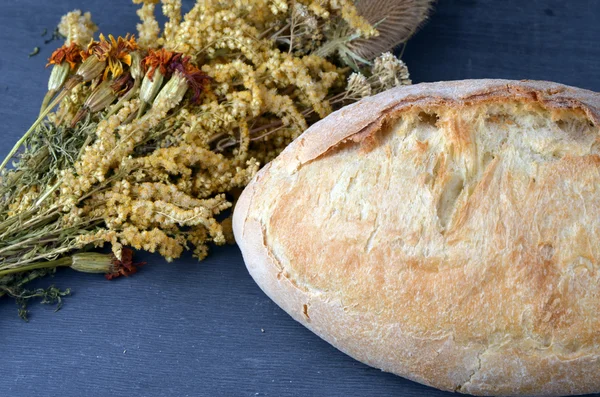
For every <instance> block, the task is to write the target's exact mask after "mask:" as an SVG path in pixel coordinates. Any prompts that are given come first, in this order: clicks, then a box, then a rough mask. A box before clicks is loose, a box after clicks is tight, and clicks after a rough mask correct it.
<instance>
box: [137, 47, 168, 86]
mask: <svg viewBox="0 0 600 397" xmlns="http://www.w3.org/2000/svg"><path fill="white" fill-rule="evenodd" d="M172 58H173V53H172V52H171V51H168V50H165V49H164V48H161V49H159V50H153V49H150V50H148V55H147V56H146V57H145V58H144V60H143V61H142V66H143V67H144V69H146V70H147V71H148V78H149V79H150V80H152V78H153V77H154V72H155V71H156V70H157V69H158V71H159V72H160V73H161V74H162V75H163V76H166V75H167V66H168V65H169V62H171V59H172Z"/></svg>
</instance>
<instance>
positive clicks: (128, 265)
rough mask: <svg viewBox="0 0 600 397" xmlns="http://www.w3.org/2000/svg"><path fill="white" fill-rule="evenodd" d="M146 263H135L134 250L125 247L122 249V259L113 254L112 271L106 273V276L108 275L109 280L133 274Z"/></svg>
mask: <svg viewBox="0 0 600 397" xmlns="http://www.w3.org/2000/svg"><path fill="white" fill-rule="evenodd" d="M145 264H146V262H138V263H133V251H132V250H131V249H129V248H123V250H122V251H121V260H119V259H117V257H116V256H113V260H112V265H113V266H112V269H111V270H112V272H111V273H106V275H105V276H104V277H106V279H107V280H112V279H114V278H117V277H120V276H125V277H127V276H131V275H132V274H134V273H136V272H137V270H138V269H137V268H138V267H142V266H144V265H145Z"/></svg>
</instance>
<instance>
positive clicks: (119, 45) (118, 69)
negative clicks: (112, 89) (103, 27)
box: [81, 34, 138, 80]
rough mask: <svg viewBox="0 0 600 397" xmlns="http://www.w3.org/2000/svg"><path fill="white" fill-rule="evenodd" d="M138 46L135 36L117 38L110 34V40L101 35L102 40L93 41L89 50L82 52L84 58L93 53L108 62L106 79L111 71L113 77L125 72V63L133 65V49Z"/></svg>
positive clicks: (105, 72) (105, 73) (105, 71)
mask: <svg viewBox="0 0 600 397" xmlns="http://www.w3.org/2000/svg"><path fill="white" fill-rule="evenodd" d="M137 48H138V46H137V43H136V42H135V36H133V35H129V34H128V35H127V36H125V38H123V37H121V36H119V37H118V38H117V39H115V38H114V36H113V35H111V34H109V35H108V40H106V38H105V37H104V35H102V34H101V35H100V41H92V42H91V43H90V44H89V45H88V48H87V51H85V52H82V54H81V55H82V57H83V59H86V58H88V57H89V56H91V55H96V57H98V59H99V60H100V61H106V62H107V63H108V65H107V67H106V69H105V70H104V79H105V80H106V79H107V78H108V74H109V73H111V74H112V76H113V77H119V76H120V75H121V74H122V73H123V64H125V65H127V66H131V55H130V53H131V52H132V51H135V50H137Z"/></svg>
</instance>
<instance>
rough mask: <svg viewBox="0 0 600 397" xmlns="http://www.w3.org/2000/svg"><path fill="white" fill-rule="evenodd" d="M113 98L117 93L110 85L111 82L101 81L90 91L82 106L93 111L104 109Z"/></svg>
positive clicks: (115, 97)
mask: <svg viewBox="0 0 600 397" xmlns="http://www.w3.org/2000/svg"><path fill="white" fill-rule="evenodd" d="M115 99H117V95H116V93H115V91H114V90H113V88H112V87H111V82H109V81H103V82H102V83H101V84H100V85H98V86H97V87H96V88H95V89H94V91H92V93H91V94H90V96H89V97H88V98H87V99H86V100H85V103H84V104H83V106H84V107H86V108H87V109H89V111H90V112H92V113H95V112H99V111H101V110H104V109H106V108H107V107H108V106H109V105H110V104H111V103H113V102H114V101H115Z"/></svg>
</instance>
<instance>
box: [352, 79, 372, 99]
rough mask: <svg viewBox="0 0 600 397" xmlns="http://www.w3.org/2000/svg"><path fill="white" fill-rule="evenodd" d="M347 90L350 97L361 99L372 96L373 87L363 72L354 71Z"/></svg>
mask: <svg viewBox="0 0 600 397" xmlns="http://www.w3.org/2000/svg"><path fill="white" fill-rule="evenodd" d="M346 91H347V92H348V95H349V96H350V98H353V99H360V98H365V97H368V96H371V94H372V92H373V89H372V87H371V85H370V84H369V82H368V81H367V78H366V77H365V76H364V75H363V74H361V73H352V74H351V75H350V77H348V85H347V86H346Z"/></svg>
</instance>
